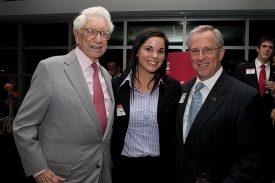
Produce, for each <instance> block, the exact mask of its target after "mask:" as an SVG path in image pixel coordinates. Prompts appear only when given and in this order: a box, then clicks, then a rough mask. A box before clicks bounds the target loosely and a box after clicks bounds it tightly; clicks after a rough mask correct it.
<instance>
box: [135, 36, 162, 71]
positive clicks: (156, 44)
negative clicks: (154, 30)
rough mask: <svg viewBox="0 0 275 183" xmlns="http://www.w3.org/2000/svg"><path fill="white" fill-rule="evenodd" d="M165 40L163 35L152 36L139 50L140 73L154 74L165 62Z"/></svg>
mask: <svg viewBox="0 0 275 183" xmlns="http://www.w3.org/2000/svg"><path fill="white" fill-rule="evenodd" d="M165 51H167V50H165V40H164V39H163V38H161V37H150V38H149V39H147V40H146V41H145V42H144V43H143V44H142V45H141V46H140V48H139V50H138V52H137V55H136V56H137V57H138V70H139V73H140V74H141V73H144V72H145V73H149V74H154V73H155V72H156V70H158V68H160V66H161V65H162V64H163V61H164V58H165Z"/></svg>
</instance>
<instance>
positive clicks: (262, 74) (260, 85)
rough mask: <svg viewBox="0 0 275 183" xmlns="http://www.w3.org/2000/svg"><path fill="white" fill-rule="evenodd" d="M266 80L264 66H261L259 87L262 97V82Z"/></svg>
mask: <svg viewBox="0 0 275 183" xmlns="http://www.w3.org/2000/svg"><path fill="white" fill-rule="evenodd" d="M265 80H266V73H265V65H264V64H262V65H261V70H260V76H259V87H260V93H261V95H262V96H263V94H264V89H265V87H264V82H265Z"/></svg>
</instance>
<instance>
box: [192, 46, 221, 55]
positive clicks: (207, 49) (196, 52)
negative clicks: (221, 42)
mask: <svg viewBox="0 0 275 183" xmlns="http://www.w3.org/2000/svg"><path fill="white" fill-rule="evenodd" d="M221 47H222V46H221ZM221 47H218V48H210V47H205V48H203V49H202V53H203V54H204V55H210V54H211V53H212V51H213V50H216V49H220V48H221ZM190 53H191V55H192V56H199V54H200V50H199V49H191V50H190Z"/></svg>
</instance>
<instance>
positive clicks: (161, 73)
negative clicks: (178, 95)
mask: <svg viewBox="0 0 275 183" xmlns="http://www.w3.org/2000/svg"><path fill="white" fill-rule="evenodd" d="M151 37H160V38H163V39H164V41H165V56H164V61H163V64H162V65H161V66H160V68H158V70H156V72H155V73H154V77H153V78H152V79H151V80H150V82H149V83H151V82H153V81H154V86H153V88H152V91H154V90H155V89H156V88H157V86H158V83H159V81H160V79H162V81H163V82H164V84H165V83H166V65H167V57H168V46H169V45H168V44H169V42H168V39H167V38H166V35H165V34H164V33H163V32H162V31H161V30H159V29H156V28H147V29H144V30H142V31H141V32H139V33H138V35H137V37H136V39H135V41H134V44H133V48H132V50H131V52H130V55H129V57H128V60H127V64H126V69H125V71H124V72H123V74H122V78H121V79H122V81H123V80H124V79H125V78H126V77H127V76H128V75H129V73H131V72H132V74H131V82H132V86H134V80H135V79H136V80H137V81H138V82H140V81H139V80H138V78H137V77H136V71H137V65H138V57H137V52H138V50H139V48H140V46H141V45H142V44H143V43H144V42H145V41H146V40H147V39H149V38H151ZM149 83H148V86H149Z"/></svg>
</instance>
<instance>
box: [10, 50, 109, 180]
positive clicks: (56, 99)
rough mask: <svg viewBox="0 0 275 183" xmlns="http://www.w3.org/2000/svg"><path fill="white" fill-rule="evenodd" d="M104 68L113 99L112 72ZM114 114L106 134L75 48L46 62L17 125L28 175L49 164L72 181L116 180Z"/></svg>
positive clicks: (18, 143)
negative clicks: (112, 152)
mask: <svg viewBox="0 0 275 183" xmlns="http://www.w3.org/2000/svg"><path fill="white" fill-rule="evenodd" d="M100 70H101V72H102V74H103V76H104V78H105V81H106V84H107V87H108V90H109V94H110V96H111V98H112V100H113V101H114V96H113V91H112V86H111V76H110V75H109V73H108V72H107V71H106V70H105V69H104V68H103V67H102V66H100ZM112 109H114V102H113V104H112ZM113 114H114V111H113V110H111V111H110V114H109V116H108V122H107V123H108V124H107V129H106V132H105V134H104V136H103V135H102V132H101V127H100V121H99V118H98V116H97V113H96V111H95V107H94V105H93V102H92V96H91V95H90V92H89V89H88V86H87V83H86V80H85V78H84V76H83V72H82V70H81V67H80V64H79V62H78V60H77V57H76V55H75V53H74V51H71V52H70V53H68V54H67V55H64V56H55V57H51V58H48V59H46V60H43V61H41V62H40V63H39V64H38V66H37V69H36V70H35V72H34V75H33V78H32V80H31V87H30V89H29V91H28V93H27V95H26V96H25V98H24V101H23V103H22V105H21V107H20V109H19V111H18V113H17V115H16V118H15V120H14V125H13V135H14V140H15V143H16V146H17V148H18V151H19V155H20V157H21V160H22V164H23V167H24V170H25V173H26V176H29V175H33V174H35V173H38V172H40V171H42V170H44V169H46V168H50V169H52V170H53V171H54V172H55V173H56V174H57V175H59V176H61V177H63V178H66V179H67V182H68V183H79V182H81V183H92V182H93V183H94V182H96V183H111V175H110V170H111V168H112V163H111V156H110V138H111V133H112V123H113Z"/></svg>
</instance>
